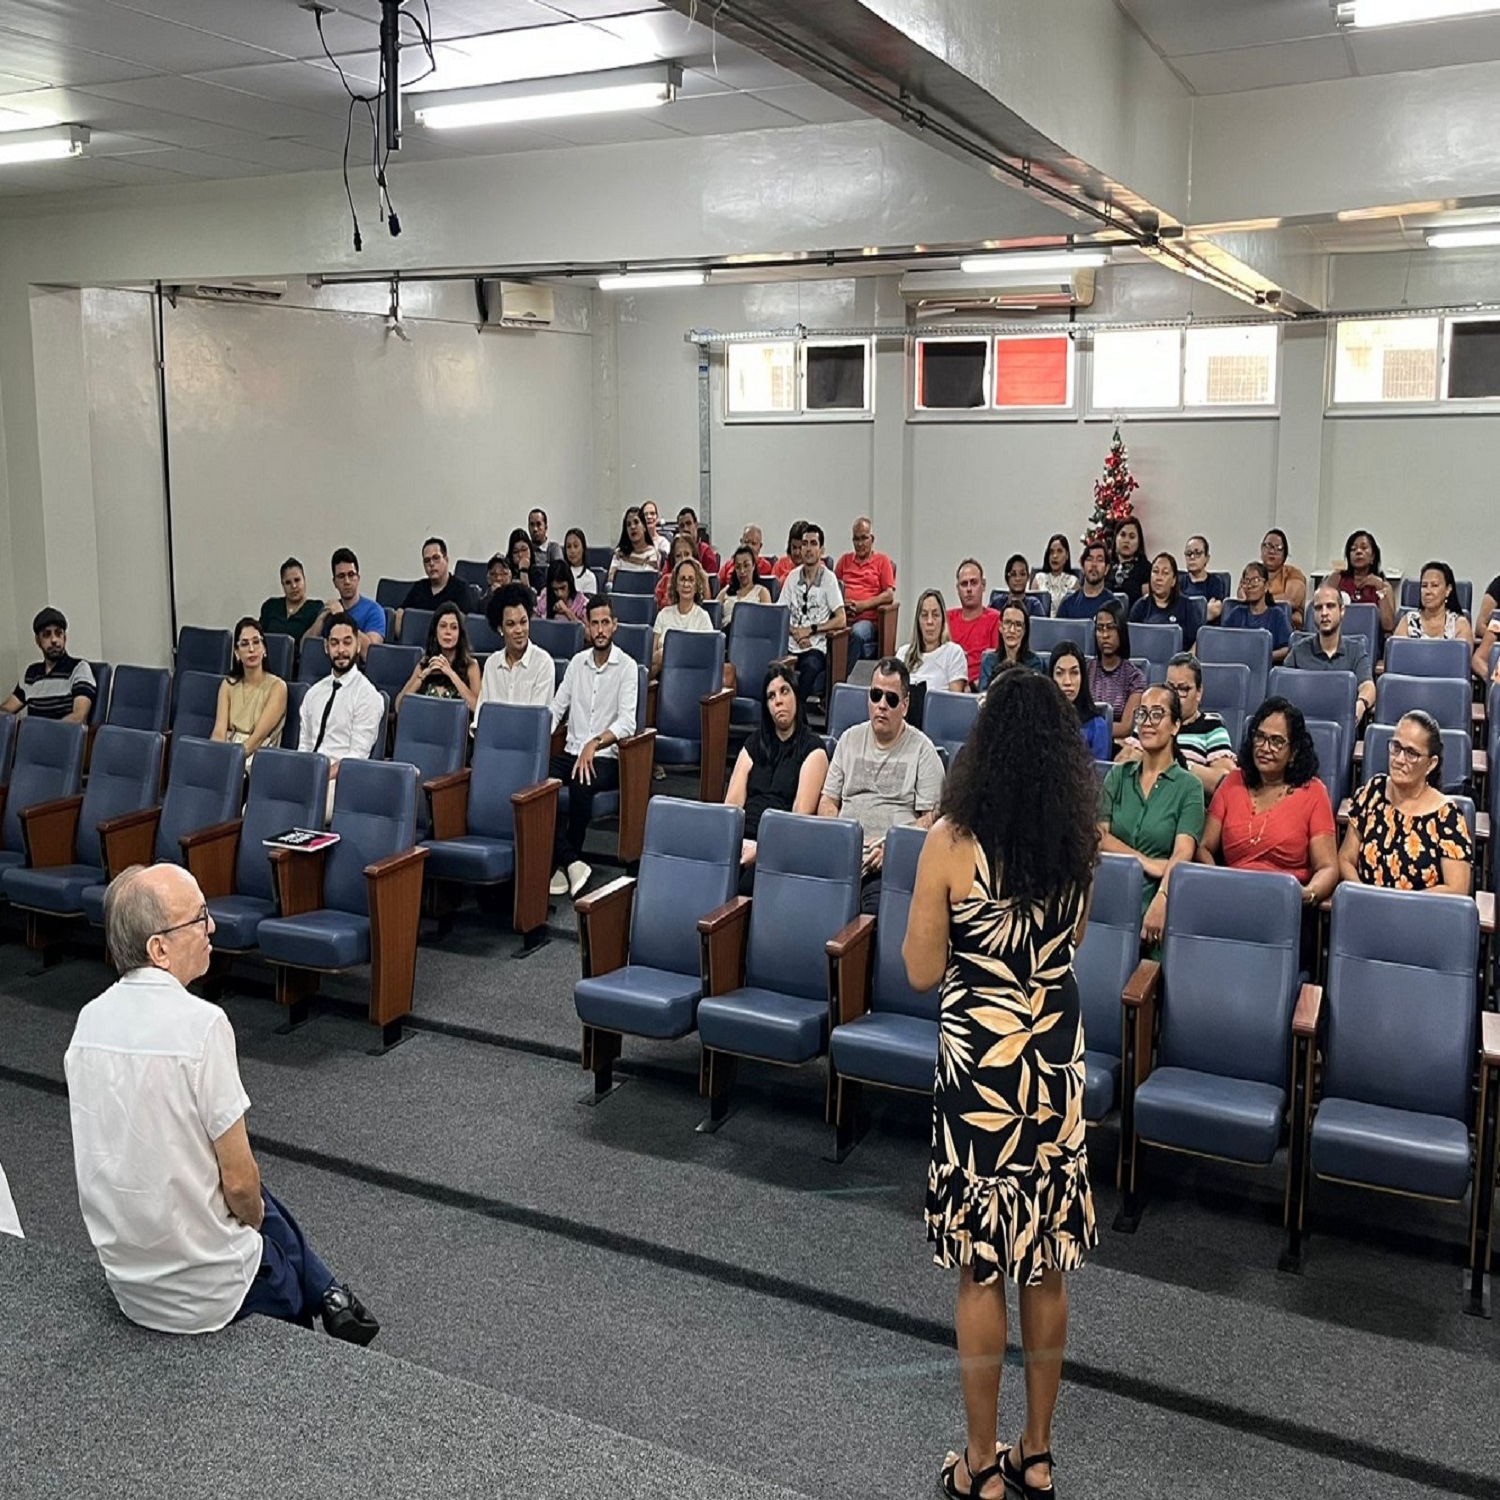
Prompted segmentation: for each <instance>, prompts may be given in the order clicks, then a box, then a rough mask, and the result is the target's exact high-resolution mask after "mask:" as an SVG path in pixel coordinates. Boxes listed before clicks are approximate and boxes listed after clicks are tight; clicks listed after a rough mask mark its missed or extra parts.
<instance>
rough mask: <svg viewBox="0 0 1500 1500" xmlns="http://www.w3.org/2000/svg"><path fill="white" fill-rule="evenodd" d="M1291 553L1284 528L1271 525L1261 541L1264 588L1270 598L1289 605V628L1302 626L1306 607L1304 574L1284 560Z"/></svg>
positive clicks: (1305, 577)
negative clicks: (1264, 575)
mask: <svg viewBox="0 0 1500 1500" xmlns="http://www.w3.org/2000/svg"><path fill="white" fill-rule="evenodd" d="M1290 555H1291V548H1290V547H1289V546H1288V545H1287V540H1286V532H1284V531H1283V530H1282V529H1281V528H1280V527H1279V526H1273V527H1272V528H1271V529H1270V530H1269V531H1268V532H1267V533H1266V534H1265V536H1264V537H1262V538H1261V543H1260V560H1261V562H1262V563H1263V564H1264V565H1265V569H1266V590H1267V592H1268V593H1269V594H1270V595H1271V597H1272V598H1273V599H1279V600H1280V601H1281V602H1282V603H1283V604H1286V605H1289V606H1290V607H1291V611H1292V629H1293V630H1301V629H1302V616H1303V611H1304V610H1305V609H1306V608H1307V574H1306V573H1304V572H1303V571H1302V569H1301V568H1294V567H1293V566H1292V565H1291V564H1290V563H1289V562H1288V561H1287V558H1288V557H1289V556H1290Z"/></svg>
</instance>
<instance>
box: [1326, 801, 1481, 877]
mask: <svg viewBox="0 0 1500 1500" xmlns="http://www.w3.org/2000/svg"><path fill="white" fill-rule="evenodd" d="M1349 824H1350V826H1351V827H1352V828H1353V829H1354V831H1355V835H1356V837H1357V838H1358V840H1359V857H1358V859H1357V860H1356V862H1355V869H1356V870H1357V872H1358V874H1359V881H1360V884H1361V885H1381V886H1386V887H1388V888H1390V889H1393V890H1398V891H1426V890H1431V889H1432V887H1433V886H1435V885H1441V884H1442V883H1443V861H1444V860H1445V859H1456V860H1459V861H1461V862H1462V863H1464V864H1471V863H1472V862H1473V859H1474V840H1473V839H1472V838H1470V837H1469V825H1468V823H1467V821H1465V819H1464V814H1463V809H1462V808H1461V807H1460V806H1459V805H1458V803H1457V802H1454V801H1453V800H1452V799H1451V798H1450V799H1449V800H1448V801H1446V802H1444V803H1443V805H1442V806H1441V807H1439V808H1438V809H1437V810H1436V811H1435V812H1430V813H1421V814H1418V815H1412V814H1410V813H1405V812H1402V811H1401V809H1400V808H1398V807H1397V806H1396V805H1395V803H1393V802H1392V801H1391V784H1390V780H1389V778H1388V777H1385V776H1372V777H1371V778H1370V779H1369V780H1368V781H1367V782H1366V783H1365V784H1364V785H1363V786H1362V787H1361V788H1360V789H1359V790H1358V791H1357V792H1356V793H1355V794H1354V800H1353V802H1352V803H1351V804H1350V809H1349Z"/></svg>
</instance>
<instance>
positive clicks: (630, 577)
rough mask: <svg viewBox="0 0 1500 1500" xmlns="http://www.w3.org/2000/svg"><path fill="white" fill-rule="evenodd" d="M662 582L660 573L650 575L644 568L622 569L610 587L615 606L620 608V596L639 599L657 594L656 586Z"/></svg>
mask: <svg viewBox="0 0 1500 1500" xmlns="http://www.w3.org/2000/svg"><path fill="white" fill-rule="evenodd" d="M660 581H661V575H660V574H659V573H648V572H646V571H645V569H644V568H621V569H620V570H619V571H618V572H617V573H616V574H615V577H614V582H612V583H611V584H610V586H609V591H610V593H611V595H613V597H614V600H615V605H616V607H617V608H618V606H619V602H620V596H621V595H622V594H623V595H633V596H635V597H636V598H639V597H640V596H641V595H642V594H653V595H654V594H655V593H656V585H657V584H658V583H659V582H660Z"/></svg>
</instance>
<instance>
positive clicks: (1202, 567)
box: [1182, 536, 1226, 625]
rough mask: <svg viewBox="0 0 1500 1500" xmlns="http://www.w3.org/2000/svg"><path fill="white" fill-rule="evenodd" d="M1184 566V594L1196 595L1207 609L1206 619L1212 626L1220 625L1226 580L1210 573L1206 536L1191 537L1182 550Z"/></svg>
mask: <svg viewBox="0 0 1500 1500" xmlns="http://www.w3.org/2000/svg"><path fill="white" fill-rule="evenodd" d="M1182 561H1183V566H1184V568H1185V569H1186V576H1185V577H1184V579H1183V582H1182V592H1183V593H1184V594H1194V595H1196V596H1197V597H1198V598H1199V599H1201V600H1203V603H1204V605H1205V607H1206V613H1205V616H1204V618H1205V619H1206V620H1207V622H1208V623H1209V624H1210V625H1217V624H1218V623H1219V616H1220V615H1222V614H1223V613H1224V595H1225V593H1226V589H1225V587H1224V580H1223V579H1222V578H1220V577H1219V576H1218V575H1217V574H1214V573H1210V572H1209V571H1208V563H1209V551H1208V538H1207V537H1206V536H1190V537H1189V538H1188V539H1187V546H1185V547H1184V548H1183V549H1182Z"/></svg>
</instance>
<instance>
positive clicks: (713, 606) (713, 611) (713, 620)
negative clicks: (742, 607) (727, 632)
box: [702, 579, 732, 630]
mask: <svg viewBox="0 0 1500 1500" xmlns="http://www.w3.org/2000/svg"><path fill="white" fill-rule="evenodd" d="M708 587H709V592H710V594H712V592H713V587H714V585H713V581H712V579H710V580H709V585H708ZM702 608H703V613H704V614H706V615H707V616H708V619H709V623H710V624H711V625H712V626H713V628H714V629H715V630H723V628H724V601H723V600H722V599H714V598H708V599H705V600H704V601H703V604H702ZM731 618H732V617H731Z"/></svg>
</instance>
